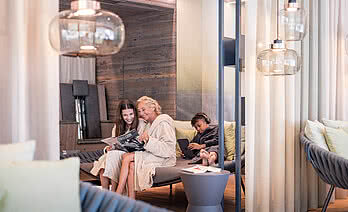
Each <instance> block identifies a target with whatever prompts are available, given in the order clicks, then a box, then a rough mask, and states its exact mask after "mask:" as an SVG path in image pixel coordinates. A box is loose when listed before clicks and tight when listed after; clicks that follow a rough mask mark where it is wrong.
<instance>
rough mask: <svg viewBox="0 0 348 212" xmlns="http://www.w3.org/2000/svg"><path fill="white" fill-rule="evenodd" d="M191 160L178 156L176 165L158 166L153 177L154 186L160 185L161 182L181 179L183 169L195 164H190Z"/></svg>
mask: <svg viewBox="0 0 348 212" xmlns="http://www.w3.org/2000/svg"><path fill="white" fill-rule="evenodd" d="M190 161H191V160H185V159H182V158H177V160H176V165H175V166H172V167H158V168H156V174H155V176H154V177H153V182H154V186H160V184H166V183H167V182H172V181H180V172H181V169H183V168H187V167H191V166H193V165H189V164H188V163H189V162H190Z"/></svg>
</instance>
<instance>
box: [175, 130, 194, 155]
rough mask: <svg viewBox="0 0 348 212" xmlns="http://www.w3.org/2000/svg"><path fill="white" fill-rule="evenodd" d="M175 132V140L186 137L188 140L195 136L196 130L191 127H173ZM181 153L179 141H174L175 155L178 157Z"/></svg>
mask: <svg viewBox="0 0 348 212" xmlns="http://www.w3.org/2000/svg"><path fill="white" fill-rule="evenodd" d="M175 134H176V140H177V141H178V139H188V140H189V141H192V139H193V138H194V137H195V136H196V134H197V131H196V130H192V129H181V128H175ZM181 155H182V152H181V149H180V146H179V143H178V142H177V143H176V156H177V157H180V156H181Z"/></svg>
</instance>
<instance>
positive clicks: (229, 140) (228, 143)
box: [224, 122, 236, 160]
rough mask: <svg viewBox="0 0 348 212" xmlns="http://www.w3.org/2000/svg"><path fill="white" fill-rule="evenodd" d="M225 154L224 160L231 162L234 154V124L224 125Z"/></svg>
mask: <svg viewBox="0 0 348 212" xmlns="http://www.w3.org/2000/svg"><path fill="white" fill-rule="evenodd" d="M224 131H225V139H224V140H225V154H226V160H233V158H234V152H235V145H236V142H235V122H231V123H225V124H224Z"/></svg>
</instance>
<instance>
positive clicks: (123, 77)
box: [96, 9, 176, 120]
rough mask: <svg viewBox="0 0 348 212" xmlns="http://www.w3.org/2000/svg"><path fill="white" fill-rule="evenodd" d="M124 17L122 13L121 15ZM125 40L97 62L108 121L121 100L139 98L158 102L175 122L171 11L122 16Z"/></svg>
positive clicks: (174, 73) (173, 51) (174, 57)
mask: <svg viewBox="0 0 348 212" xmlns="http://www.w3.org/2000/svg"><path fill="white" fill-rule="evenodd" d="M124 14H126V13H124ZM122 19H123V21H124V24H125V28H126V40H125V44H124V46H123V48H122V50H121V51H120V52H119V53H118V54H115V55H113V56H106V57H98V58H97V62H96V64H97V69H96V70H97V73H96V75H97V77H96V80H97V83H98V84H103V85H104V86H105V88H106V98H107V107H108V116H109V120H116V118H117V117H116V116H117V105H118V103H119V101H120V99H122V98H129V99H131V100H133V101H136V100H137V99H138V98H139V97H141V96H143V95H147V96H150V97H152V98H154V99H156V100H158V101H159V103H160V105H161V106H162V111H163V113H167V114H169V115H170V116H172V117H173V118H176V20H175V19H176V18H175V10H172V9H170V10H164V11H151V12H145V13H141V14H136V15H131V16H123V17H122Z"/></svg>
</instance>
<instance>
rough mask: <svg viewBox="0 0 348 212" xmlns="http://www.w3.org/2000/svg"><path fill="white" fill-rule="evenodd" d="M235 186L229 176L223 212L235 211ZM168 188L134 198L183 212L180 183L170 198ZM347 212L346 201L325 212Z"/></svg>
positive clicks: (332, 205) (174, 188)
mask: <svg viewBox="0 0 348 212" xmlns="http://www.w3.org/2000/svg"><path fill="white" fill-rule="evenodd" d="M234 187H235V185H234V175H231V176H230V177H229V180H228V184H227V187H226V190H225V194H224V204H225V205H224V207H225V211H229V212H230V211H235V188H234ZM169 191H170V190H169V186H164V187H159V188H151V189H148V190H146V191H143V192H138V193H137V195H136V198H137V199H138V200H142V201H144V202H147V203H150V204H152V205H155V206H158V207H161V208H167V209H170V210H173V211H177V212H185V211H186V207H187V200H186V196H185V192H184V187H183V185H182V183H178V184H175V185H173V195H172V196H170V193H169ZM242 208H245V198H244V193H243V192H242ZM309 211H311V212H319V211H321V209H320V208H319V209H312V210H309ZM338 211H340V212H342V211H347V212H348V199H345V200H342V199H339V200H336V201H335V203H334V204H332V203H331V204H330V205H329V208H328V210H327V212H338Z"/></svg>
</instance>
